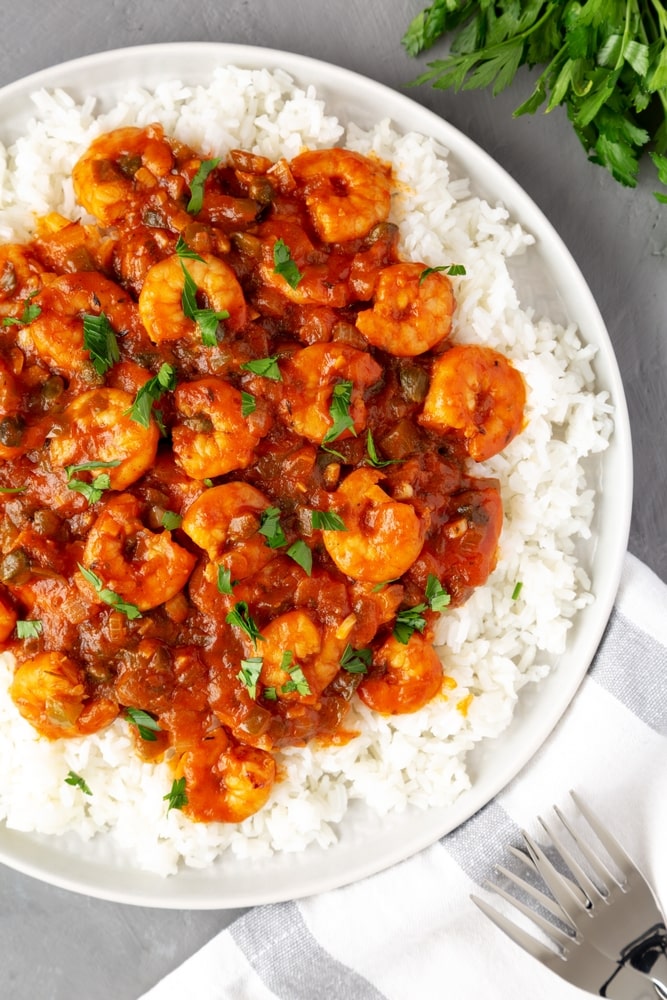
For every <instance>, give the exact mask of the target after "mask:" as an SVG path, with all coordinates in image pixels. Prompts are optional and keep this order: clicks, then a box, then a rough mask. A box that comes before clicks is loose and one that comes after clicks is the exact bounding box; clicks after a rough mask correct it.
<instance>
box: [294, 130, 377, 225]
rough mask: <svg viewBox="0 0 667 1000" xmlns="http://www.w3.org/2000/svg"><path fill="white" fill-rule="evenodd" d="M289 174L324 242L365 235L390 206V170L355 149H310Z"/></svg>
mask: <svg viewBox="0 0 667 1000" xmlns="http://www.w3.org/2000/svg"><path fill="white" fill-rule="evenodd" d="M290 169H291V171H292V175H293V176H294V178H295V180H296V182H297V185H298V186H299V187H300V189H301V191H302V194H303V198H304V201H305V203H306V208H307V209H308V213H309V215H310V218H311V221H312V224H313V227H314V229H315V231H316V232H317V235H318V236H319V237H320V239H322V240H323V241H324V242H325V243H343V242H345V241H347V240H355V239H359V238H360V237H362V236H366V235H367V234H368V233H369V232H370V230H371V229H372V228H373V226H375V225H377V223H378V222H384V220H385V219H386V218H387V216H388V215H389V208H390V205H391V183H390V171H389V167H387V166H385V164H383V163H381V162H380V161H379V160H375V159H372V158H371V157H369V156H363V155H362V154H361V153H355V152H353V151H352V150H350V149H321V150H320V149H318V150H309V151H308V152H305V153H301V154H300V155H299V156H296V157H295V158H294V159H293V160H292V161H291V163H290Z"/></svg>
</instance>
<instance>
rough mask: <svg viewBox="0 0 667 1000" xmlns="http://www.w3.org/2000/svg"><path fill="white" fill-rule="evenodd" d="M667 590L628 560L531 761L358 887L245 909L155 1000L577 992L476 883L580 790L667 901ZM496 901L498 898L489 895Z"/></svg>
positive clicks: (513, 997) (393, 999)
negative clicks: (587, 664) (476, 807)
mask: <svg viewBox="0 0 667 1000" xmlns="http://www.w3.org/2000/svg"><path fill="white" fill-rule="evenodd" d="M666 737H667V586H665V584H664V583H663V582H662V581H661V580H659V579H658V577H657V576H655V574H654V573H652V572H651V571H650V570H649V569H648V568H647V567H646V566H645V565H643V564H642V563H641V562H639V561H638V560H637V559H636V558H635V557H634V556H632V555H627V556H626V559H625V564H624V571H623V577H622V581H621V586H620V590H619V593H618V596H617V600H616V603H615V606H614V609H613V612H612V615H611V618H610V621H609V624H608V626H607V629H606V632H605V635H604V637H603V639H602V642H601V644H600V648H599V650H598V652H597V655H596V657H595V660H594V662H593V664H592V666H591V669H590V671H589V673H588V674H587V676H586V677H585V679H584V681H583V683H582V685H581V687H580V689H579V690H578V692H577V694H576V696H575V698H574V700H573V702H572V704H571V705H570V707H569V709H568V711H567V712H566V714H565V716H564V717H563V719H562V720H561V722H560V723H559V725H558V726H557V727H556V729H555V731H554V732H553V733H552V735H551V736H550V737H549V739H548V740H547V742H546V743H545V744H544V746H543V747H542V749H541V750H540V751H539V752H538V754H537V755H536V756H535V757H534V758H533V760H532V761H531V762H530V764H529V765H528V766H526V767H525V768H524V769H523V771H522V772H521V773H520V774H519V775H518V776H517V777H516V778H515V779H514V780H513V781H512V782H511V784H510V785H508V786H507V787H506V788H505V790H504V791H503V792H502V793H501V794H499V795H498V796H497V797H496V798H495V799H493V800H492V801H491V802H490V803H489V804H488V805H487V806H486V807H485V808H483V809H482V810H481V811H480V812H478V813H477V814H476V815H475V816H473V817H472V818H471V819H469V820H468V821H467V822H466V823H464V824H463V825H462V826H460V827H459V828H458V829H457V830H455V831H454V832H453V833H450V834H449V835H447V836H446V837H443V838H442V839H441V840H440V841H438V842H437V843H435V844H433V845H432V846H431V847H430V848H428V849H427V850H424V851H422V852H421V853H419V854H417V855H416V856H415V857H413V858H411V859H409V860H407V861H405V862H403V863H401V864H398V865H395V866H394V867H392V868H390V869H388V870H387V871H384V872H381V873H380V874H378V875H374V876H372V877H370V878H367V879H364V880H363V881H360V882H357V883H356V884H354V885H350V886H346V887H344V888H341V889H337V890H334V891H331V892H327V893H323V894H322V895H318V896H314V897H311V898H308V899H303V900H299V901H295V902H285V903H277V904H272V905H267V906H261V907H257V908H255V909H253V910H250V911H248V912H247V913H246V914H245V915H243V916H242V917H240V918H239V919H238V920H236V921H235V922H234V923H233V924H231V925H230V926H229V927H228V928H226V929H225V930H224V931H221V933H220V934H219V935H218V936H217V937H215V938H214V939H213V940H212V941H210V942H209V943H208V944H207V945H205V946H204V947H203V948H202V949H201V950H200V951H199V952H198V953H197V954H195V955H194V956H193V957H192V958H190V959H189V960H188V961H186V962H185V963H184V964H183V965H182V966H180V967H179V968H177V969H176V970H175V971H174V972H172V973H171V974H169V975H168V976H167V977H166V978H165V979H163V980H162V981H161V982H160V983H158V984H157V985H156V986H155V987H154V988H153V989H151V990H150V991H149V992H148V993H146V994H144V997H143V1000H182V998H183V997H193V998H194V997H196V998H197V1000H276V998H280V1000H320V998H322V1000H431V998H432V1000H443V998H450V997H451V998H452V1000H479V998H480V997H490V998H493V1000H517V998H528V997H531V998H540V1000H567V998H571V1000H576V998H577V997H582V996H583V995H584V994H582V993H581V991H579V990H578V989H576V988H575V987H573V986H570V985H569V984H568V983H566V982H565V981H564V980H562V979H560V978H558V977H557V976H556V975H554V974H553V973H551V972H549V971H547V970H546V969H544V968H543V967H542V966H541V965H540V964H539V963H538V962H536V961H535V960H534V959H532V958H531V957H530V956H528V955H526V954H524V953H523V951H521V950H520V949H519V948H518V947H517V946H516V945H514V944H513V943H512V942H511V941H509V940H508V939H507V938H506V937H505V936H504V935H503V934H501V933H500V931H498V930H497V929H496V928H495V927H494V926H493V925H492V924H491V923H490V922H489V921H488V920H486V918H485V917H484V916H483V915H482V914H481V913H480V912H479V911H478V910H477V908H476V907H475V906H474V905H473V904H472V902H471V900H470V893H471V892H475V893H477V894H480V895H484V894H485V892H486V890H485V889H484V888H483V887H481V884H482V883H483V882H484V880H485V879H487V878H493V874H494V873H493V869H494V865H495V864H496V863H498V862H502V863H506V862H507V859H508V855H507V851H506V848H507V845H509V844H514V845H515V846H520V844H521V834H520V831H521V829H526V830H528V831H532V832H537V828H536V821H535V817H536V815H537V814H538V813H540V814H542V815H545V814H548V812H549V807H550V805H551V804H552V803H557V804H559V805H561V806H562V807H563V810H564V811H565V812H567V811H568V799H569V796H568V790H569V789H570V788H575V789H576V790H578V791H579V792H580V794H582V795H583V797H584V798H585V799H587V800H588V802H589V803H590V805H591V807H592V808H593V809H594V810H595V811H596V812H597V813H598V815H599V816H600V817H601V819H603V820H604V821H605V822H606V823H607V824H608V825H609V826H611V828H612V829H613V831H614V833H615V835H616V837H617V839H618V840H619V841H620V842H621V844H622V845H623V846H624V847H625V849H626V850H627V851H628V853H629V854H630V855H631V857H633V859H634V860H635V861H636V862H637V864H638V865H639V866H640V867H641V868H642V869H643V871H644V872H645V874H646V875H647V876H648V877H649V879H650V880H651V881H652V883H653V885H654V886H655V887H656V890H657V892H658V895H659V896H660V897H661V899H662V902H663V908H664V907H665V906H667V851H666V850H665V844H666V840H665V831H666V830H667V739H666ZM488 898H489V899H490V901H492V897H491V896H490V895H489V897H488Z"/></svg>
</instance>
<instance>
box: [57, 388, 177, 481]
mask: <svg viewBox="0 0 667 1000" xmlns="http://www.w3.org/2000/svg"><path fill="white" fill-rule="evenodd" d="M132 402H133V399H132V396H131V395H130V393H128V392H124V391H123V390H122V389H109V388H99V389H89V390H88V392H84V393H82V394H81V395H80V396H77V397H76V398H75V399H74V400H73V401H72V402H71V403H70V404H69V406H68V407H66V409H65V411H64V413H63V414H62V418H61V429H60V430H59V432H58V433H57V434H56V435H55V436H54V437H53V438H52V440H51V444H50V454H51V464H52V465H54V466H56V467H58V468H64V467H65V466H66V465H81V464H83V463H87V462H118V463H119V464H118V465H116V466H112V467H102V468H97V469H92V470H91V473H90V474H91V475H92V476H93V477H95V478H96V477H97V476H98V475H100V474H101V473H103V472H104V473H106V474H108V476H109V481H110V484H111V488H112V489H114V490H124V489H125V488H126V487H127V486H129V485H130V484H131V483H133V482H135V480H137V479H139V477H140V476H142V475H143V474H144V472H147V471H148V470H149V469H150V468H151V466H152V465H153V462H154V460H155V455H156V453H157V446H158V440H159V437H160V432H159V430H158V426H157V424H156V423H155V421H154V420H152V419H151V421H150V423H149V425H148V427H143V426H142V425H141V424H139V423H137V421H135V420H132V419H131V417H130V416H129V415H128V411H129V410H130V409H131V407H132Z"/></svg>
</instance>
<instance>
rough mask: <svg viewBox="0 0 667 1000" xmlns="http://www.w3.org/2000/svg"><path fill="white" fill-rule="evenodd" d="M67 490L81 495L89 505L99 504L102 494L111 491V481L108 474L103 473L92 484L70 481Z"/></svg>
mask: <svg viewBox="0 0 667 1000" xmlns="http://www.w3.org/2000/svg"><path fill="white" fill-rule="evenodd" d="M67 489H68V490H74V491H75V492H76V493H81V494H82V495H83V496H84V497H85V498H86V500H87V501H88V503H97V501H98V500H99V499H100V497H101V496H102V493H104V491H105V490H110V489H111V479H110V478H109V473H108V472H101V473H100V475H99V476H95V479H94V480H93V482H92V483H86V482H85V481H84V480H83V479H70V481H69V482H68V484H67Z"/></svg>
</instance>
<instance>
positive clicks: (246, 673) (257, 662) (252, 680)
mask: <svg viewBox="0 0 667 1000" xmlns="http://www.w3.org/2000/svg"><path fill="white" fill-rule="evenodd" d="M261 672H262V657H261V656H249V657H248V658H247V659H246V660H241V669H240V670H239V672H238V674H237V675H236V676H237V677H238V679H239V680H240V681H241V683H242V684H244V685H245V687H246V688H247V689H248V694H249V695H250V697H251V698H256V697H257V682H258V680H259V675H260V674H261Z"/></svg>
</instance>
